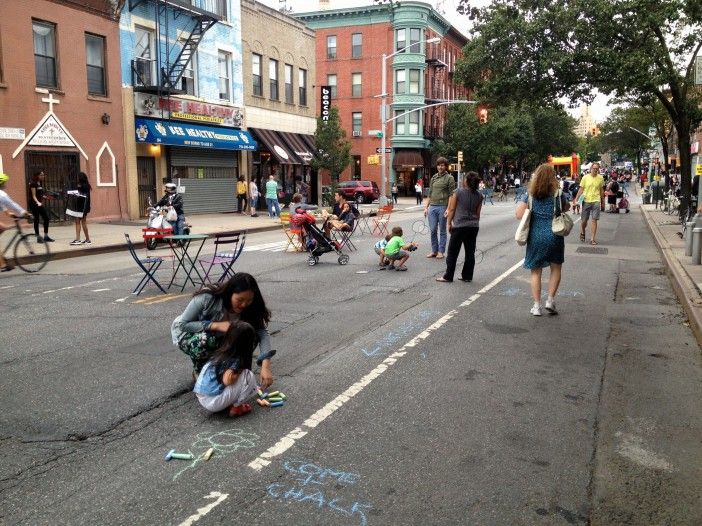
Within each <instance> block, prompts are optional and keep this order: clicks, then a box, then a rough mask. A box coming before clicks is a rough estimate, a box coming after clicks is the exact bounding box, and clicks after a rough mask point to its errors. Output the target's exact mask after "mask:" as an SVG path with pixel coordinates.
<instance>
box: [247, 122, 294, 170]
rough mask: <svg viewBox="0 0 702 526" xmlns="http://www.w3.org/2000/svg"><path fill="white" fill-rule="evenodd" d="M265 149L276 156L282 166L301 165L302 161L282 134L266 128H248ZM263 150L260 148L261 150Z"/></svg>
mask: <svg viewBox="0 0 702 526" xmlns="http://www.w3.org/2000/svg"><path fill="white" fill-rule="evenodd" d="M248 130H249V131H250V132H251V133H252V134H253V135H254V137H256V138H257V139H258V140H259V142H260V143H261V144H263V146H265V149H266V150H268V151H269V152H271V155H273V156H275V158H276V159H277V160H278V162H279V163H280V164H300V160H299V159H298V158H297V156H296V155H295V154H294V153H293V152H292V150H291V149H290V147H289V146H288V145H287V144H286V143H285V141H284V140H283V138H282V137H281V136H280V132H277V131H275V130H266V129H264V128H248ZM260 149H261V148H259V150H260Z"/></svg>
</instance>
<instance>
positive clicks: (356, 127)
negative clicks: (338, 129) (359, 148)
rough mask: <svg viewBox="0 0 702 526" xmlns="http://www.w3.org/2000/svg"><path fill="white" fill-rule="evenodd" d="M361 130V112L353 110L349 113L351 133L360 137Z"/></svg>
mask: <svg viewBox="0 0 702 526" xmlns="http://www.w3.org/2000/svg"><path fill="white" fill-rule="evenodd" d="M362 131H363V113H361V112H360V111H359V112H354V113H352V114H351V135H353V136H354V137H360V136H361V133H362Z"/></svg>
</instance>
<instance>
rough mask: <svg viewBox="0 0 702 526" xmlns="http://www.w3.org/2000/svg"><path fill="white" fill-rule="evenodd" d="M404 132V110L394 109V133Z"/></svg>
mask: <svg viewBox="0 0 702 526" xmlns="http://www.w3.org/2000/svg"><path fill="white" fill-rule="evenodd" d="M404 134H405V110H395V135H404Z"/></svg>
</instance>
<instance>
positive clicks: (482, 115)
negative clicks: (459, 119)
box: [478, 108, 488, 124]
mask: <svg viewBox="0 0 702 526" xmlns="http://www.w3.org/2000/svg"><path fill="white" fill-rule="evenodd" d="M478 120H479V121H480V124H485V123H487V121H488V110H487V108H480V109H479V110H478Z"/></svg>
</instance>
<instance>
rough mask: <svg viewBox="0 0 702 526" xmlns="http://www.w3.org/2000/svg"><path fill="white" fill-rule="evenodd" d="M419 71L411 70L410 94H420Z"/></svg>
mask: <svg viewBox="0 0 702 526" xmlns="http://www.w3.org/2000/svg"><path fill="white" fill-rule="evenodd" d="M419 73H420V71H419V70H418V69H410V70H409V93H419V79H420V76H419Z"/></svg>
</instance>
